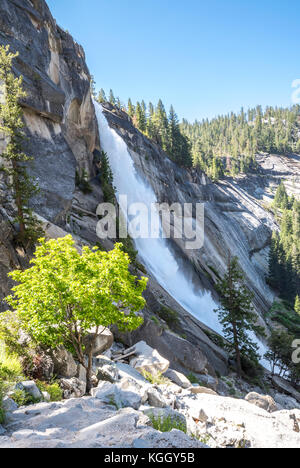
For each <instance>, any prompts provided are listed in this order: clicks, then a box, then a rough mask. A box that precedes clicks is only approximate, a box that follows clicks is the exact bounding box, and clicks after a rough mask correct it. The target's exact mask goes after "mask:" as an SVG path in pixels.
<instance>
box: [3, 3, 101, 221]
mask: <svg viewBox="0 0 300 468" xmlns="http://www.w3.org/2000/svg"><path fill="white" fill-rule="evenodd" d="M0 18H1V19H0V44H2V45H6V44H9V45H10V47H11V50H12V51H18V52H19V57H18V58H17V59H16V61H15V69H14V71H15V73H16V74H17V75H23V77H24V89H25V91H26V93H27V97H26V99H25V100H24V102H22V105H23V108H24V119H25V124H26V130H27V134H28V137H29V141H28V148H27V151H28V153H30V154H32V155H33V156H34V158H35V164H34V166H33V168H32V173H33V175H34V176H35V177H36V178H37V179H38V182H39V186H40V188H41V193H40V195H39V197H38V198H37V199H35V200H33V206H34V208H35V210H36V211H37V212H38V213H39V214H41V215H42V216H44V217H45V218H47V219H48V220H51V221H54V222H56V223H57V222H59V223H62V222H63V221H64V218H65V214H66V213H67V211H68V210H69V209H70V206H71V203H72V199H73V194H74V191H75V171H76V166H77V167H79V168H80V169H84V170H86V172H87V174H92V165H93V151H94V150H95V148H96V146H97V144H98V129H97V124H96V121H95V115H94V108H93V104H92V101H91V95H90V74H89V70H88V68H87V65H86V63H85V55H84V51H83V49H82V47H81V46H80V45H79V44H77V43H76V42H75V41H74V40H73V38H72V37H71V36H70V34H68V33H67V32H65V31H64V30H63V29H61V28H60V27H59V26H57V24H56V22H55V20H54V19H53V17H52V16H51V13H50V11H49V9H48V7H47V4H46V2H45V1H44V0H35V1H33V2H31V1H29V0H2V1H1V3H0Z"/></svg>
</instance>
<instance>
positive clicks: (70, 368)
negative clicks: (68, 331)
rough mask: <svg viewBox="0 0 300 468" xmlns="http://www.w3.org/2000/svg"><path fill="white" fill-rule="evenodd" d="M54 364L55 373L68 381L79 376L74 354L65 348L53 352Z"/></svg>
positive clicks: (61, 347)
mask: <svg viewBox="0 0 300 468" xmlns="http://www.w3.org/2000/svg"><path fill="white" fill-rule="evenodd" d="M52 359H53V364H54V373H55V374H56V375H57V376H59V377H63V378H66V379H71V378H72V377H75V376H76V375H77V364H76V362H75V360H74V358H73V356H72V354H71V353H70V352H69V351H67V350H66V349H65V348H64V347H63V346H60V347H59V348H57V349H55V350H54V351H53V352H52Z"/></svg>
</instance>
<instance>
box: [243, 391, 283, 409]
mask: <svg viewBox="0 0 300 468" xmlns="http://www.w3.org/2000/svg"><path fill="white" fill-rule="evenodd" d="M245 400H246V401H248V403H251V404H252V405H255V406H258V407H259V408H262V409H264V410H265V411H267V412H268V413H274V412H275V411H278V407H277V405H276V403H275V401H274V400H273V398H272V397H270V396H269V395H259V394H258V393H255V392H251V393H248V395H247V396H246V397H245Z"/></svg>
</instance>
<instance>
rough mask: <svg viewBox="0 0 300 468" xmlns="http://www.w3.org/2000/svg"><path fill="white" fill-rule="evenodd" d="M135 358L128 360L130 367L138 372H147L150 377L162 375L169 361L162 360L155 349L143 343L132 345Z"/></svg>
mask: <svg viewBox="0 0 300 468" xmlns="http://www.w3.org/2000/svg"><path fill="white" fill-rule="evenodd" d="M134 348H135V353H136V355H137V357H133V358H131V360H130V365H131V366H132V367H134V368H135V369H137V370H138V371H139V372H143V371H144V372H149V373H150V374H152V375H158V374H163V373H164V372H166V371H167V370H168V368H169V364H170V363H169V361H168V360H167V359H165V358H163V357H162V356H161V355H160V354H159V353H158V351H157V350H156V349H153V348H151V347H150V346H148V345H147V343H146V342H145V341H140V342H139V343H137V344H135V345H134Z"/></svg>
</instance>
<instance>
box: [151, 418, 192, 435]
mask: <svg viewBox="0 0 300 468" xmlns="http://www.w3.org/2000/svg"><path fill="white" fill-rule="evenodd" d="M149 419H150V421H151V424H152V426H153V428H154V429H156V430H157V431H160V432H171V431H172V429H178V430H179V431H182V432H184V433H185V434H186V433H187V428H186V424H185V423H184V421H183V420H182V419H180V418H179V417H178V418H175V417H174V416H172V415H170V416H165V417H164V416H157V417H156V416H154V415H153V414H150V415H149Z"/></svg>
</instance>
